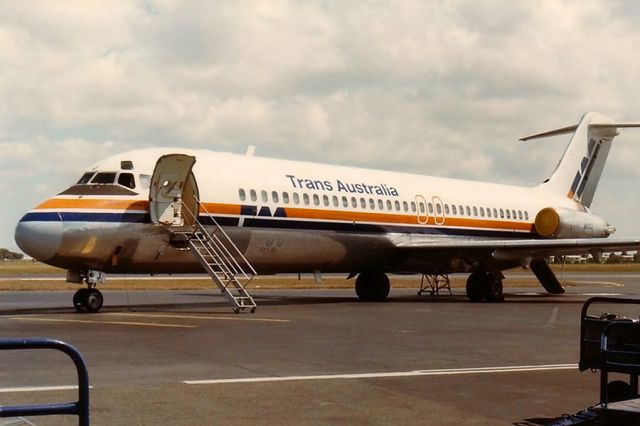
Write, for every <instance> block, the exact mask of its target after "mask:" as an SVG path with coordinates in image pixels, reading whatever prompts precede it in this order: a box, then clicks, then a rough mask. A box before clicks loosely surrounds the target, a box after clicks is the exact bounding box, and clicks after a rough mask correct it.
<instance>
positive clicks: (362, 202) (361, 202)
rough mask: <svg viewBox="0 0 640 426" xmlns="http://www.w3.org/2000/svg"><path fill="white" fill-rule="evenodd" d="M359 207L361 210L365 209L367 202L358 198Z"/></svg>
mask: <svg viewBox="0 0 640 426" xmlns="http://www.w3.org/2000/svg"><path fill="white" fill-rule="evenodd" d="M360 207H362V208H363V209H366V208H367V201H366V200H365V199H364V198H360Z"/></svg>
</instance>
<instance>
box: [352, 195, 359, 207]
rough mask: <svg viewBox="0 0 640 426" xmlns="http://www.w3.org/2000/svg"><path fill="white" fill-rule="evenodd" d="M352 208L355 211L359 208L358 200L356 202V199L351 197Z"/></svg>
mask: <svg viewBox="0 0 640 426" xmlns="http://www.w3.org/2000/svg"><path fill="white" fill-rule="evenodd" d="M351 207H353V208H354V209H355V208H357V207H358V200H356V197H351Z"/></svg>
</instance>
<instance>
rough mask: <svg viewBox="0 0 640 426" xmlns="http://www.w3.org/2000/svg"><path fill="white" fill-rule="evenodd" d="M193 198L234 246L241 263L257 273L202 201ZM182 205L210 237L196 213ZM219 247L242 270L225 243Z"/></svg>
mask: <svg viewBox="0 0 640 426" xmlns="http://www.w3.org/2000/svg"><path fill="white" fill-rule="evenodd" d="M194 198H195V200H196V201H197V203H198V206H199V208H200V209H202V211H203V212H204V213H206V214H207V216H208V217H209V219H211V221H212V222H213V224H214V225H215V226H216V228H217V229H219V230H220V232H221V233H222V235H223V236H224V237H225V238H226V240H227V241H229V242H231V243H232V244H231V246H232V247H233V248H234V250H235V252H236V254H237V255H238V256H239V257H240V258H241V259H242V261H243V263H244V264H245V265H247V266H248V267H249V269H250V272H251V273H252V274H253V275H257V272H256V271H255V269H254V268H253V266H252V265H251V263H249V261H248V260H247V258H246V257H245V256H244V255H243V254H242V252H241V251H240V250H239V249H238V247H237V246H236V245H235V244H234V243H233V240H232V239H231V238H230V237H229V235H227V233H226V232H225V231H224V229H222V227H221V226H220V225H219V224H218V222H217V221H216V220H215V218H214V217H213V215H212V214H211V213H210V212H209V211H208V210H207V208H206V207H205V206H204V204H202V202H201V201H200V200H199V199H198V198H196V197H194ZM184 207H185V208H186V210H187V211H188V212H189V213H190V214H191V215H192V217H193V218H194V220H195V223H196V224H197V225H199V227H200V228H201V230H202V231H204V232H205V233H206V234H208V235H209V236H210V237H212V235H211V234H210V233H209V232H207V230H206V229H205V228H204V226H203V225H202V224H201V223H200V222H199V221H198V216H197V215H196V214H194V213H193V212H192V211H191V210H189V208H188V207H187V206H184ZM216 239H217V238H216ZM221 247H222V248H223V249H224V251H225V252H226V254H227V255H228V256H229V259H231V260H232V261H233V262H234V263H235V264H236V266H237V267H238V269H240V271H243V270H242V268H241V267H240V265H239V264H238V262H237V261H236V260H235V256H233V255H232V254H231V252H229V249H228V248H227V246H226V245H225V244H221ZM242 273H243V275H245V278H247V279H248V278H249V277H248V275H246V273H244V271H243V272H242Z"/></svg>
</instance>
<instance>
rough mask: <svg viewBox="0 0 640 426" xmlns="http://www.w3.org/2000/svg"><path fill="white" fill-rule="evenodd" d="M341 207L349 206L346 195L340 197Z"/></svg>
mask: <svg viewBox="0 0 640 426" xmlns="http://www.w3.org/2000/svg"><path fill="white" fill-rule="evenodd" d="M342 207H344V208H347V207H349V200H347V197H345V196H343V197H342Z"/></svg>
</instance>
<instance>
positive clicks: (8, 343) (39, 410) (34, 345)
mask: <svg viewBox="0 0 640 426" xmlns="http://www.w3.org/2000/svg"><path fill="white" fill-rule="evenodd" d="M22 349H25V350H26V349H54V350H57V351H60V352H64V353H65V354H67V355H68V356H69V358H71V360H72V361H73V363H74V364H75V366H76V370H77V374H78V401H77V402H69V403H60V404H38V405H15V406H7V407H3V406H0V417H23V416H54V415H75V416H78V424H79V425H80V426H89V373H88V371H87V365H86V363H85V362H84V359H83V358H82V355H81V354H80V352H78V350H77V349H76V348H74V347H73V346H71V345H69V344H68V343H65V342H62V341H60V340H55V339H0V350H22Z"/></svg>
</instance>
